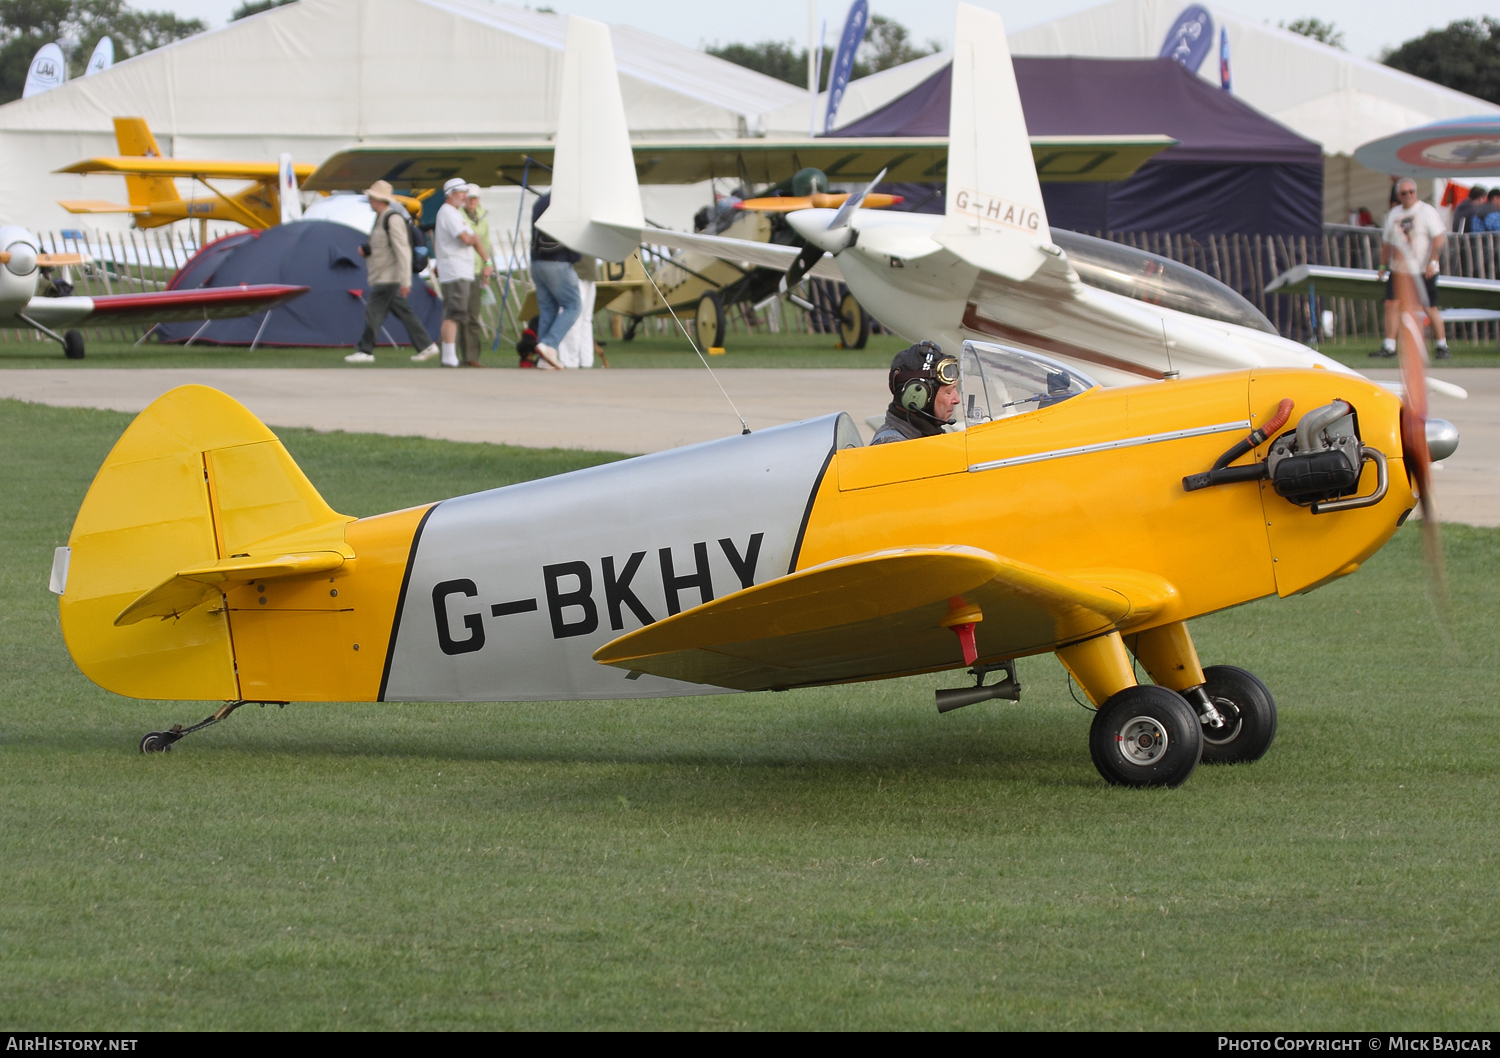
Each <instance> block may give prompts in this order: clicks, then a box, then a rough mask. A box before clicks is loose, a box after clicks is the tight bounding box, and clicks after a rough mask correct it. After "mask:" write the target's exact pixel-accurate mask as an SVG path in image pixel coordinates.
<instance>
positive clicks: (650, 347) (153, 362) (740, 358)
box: [0, 332, 1500, 371]
mask: <svg viewBox="0 0 1500 1058" xmlns="http://www.w3.org/2000/svg"><path fill="white" fill-rule="evenodd" d="M85 334H86V338H87V353H86V355H85V356H84V358H83V359H82V360H68V359H66V358H64V356H63V354H62V347H61V346H59V345H58V344H57V343H56V342H10V341H7V342H0V369H4V368H28V367H54V368H55V367H73V368H77V369H78V370H87V369H89V368H91V367H342V368H347V369H348V370H350V371H358V370H359V368H358V367H356V366H355V365H352V364H345V363H344V355H345V354H346V353H349V352H351V351H352V350H349V349H271V348H266V347H261V348H257V349H256V350H255V351H254V352H253V353H252V352H250V350H249V349H248V348H244V347H238V346H211V345H192V346H181V345H159V344H157V343H155V342H150V341H147V342H145V343H144V344H142V345H140V346H133V345H131V344H130V343H129V342H106V341H102V340H95V339H94V338H93V337H92V336H90V335H87V332H85ZM837 344H838V338H837V337H836V336H833V335H827V334H788V333H783V334H742V335H731V336H730V337H729V338H728V339H727V340H726V347H727V348H728V350H729V351H728V352H727V353H726V354H725V355H723V356H715V357H712V358H711V360H710V363H712V364H713V366H714V367H715V368H721V367H889V366H890V363H891V357H892V356H894V355H895V354H896V353H897V352H898V351H899V350H901V349H905V348H906V345H907V343H906V342H905V341H904V340H902V339H900V338H896V337H894V336H892V335H888V334H886V335H879V334H877V335H871V336H870V342H869V345H868V346H866V347H865V348H864V349H838V348H836V346H837ZM410 356H411V348H410V347H408V346H403V347H402V348H401V349H388V348H376V350H375V358H376V365H377V366H379V367H409V368H411V369H413V370H415V371H437V370H440V368H439V367H438V363H437V361H436V360H429V361H427V362H426V363H422V364H414V363H412V362H411V360H410ZM605 356H607V357H608V358H609V362H610V366H612V367H617V368H619V367H698V366H699V363H700V361H699V360H698V357H697V354H695V353H694V352H693V350H692V347H691V346H689V345H688V343H687V341H686V339H684V338H683V337H682V336H681V335H680V334H679V335H664V336H661V337H657V336H654V335H652V336H647V335H645V334H642V335H640V336H639V337H637V338H636V339H634V340H633V341H629V342H625V341H611V342H610V343H609V345H608V347H607V348H606V349H605ZM481 362H482V363H485V364H488V365H489V366H490V367H498V368H508V369H513V368H515V366H516V354H515V349H514V347H512V346H510V345H506V344H505V343H504V342H502V343H501V345H500V348H499V349H498V350H497V351H495V352H493V353H492V352H489V351H488V350H486V351H485V353H484V355H483V357H482V358H481ZM1497 363H1500V359H1497ZM595 366H596V367H601V366H603V365H601V364H599V363H598V361H597V360H596V361H595Z"/></svg>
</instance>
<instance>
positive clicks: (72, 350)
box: [63, 331, 83, 360]
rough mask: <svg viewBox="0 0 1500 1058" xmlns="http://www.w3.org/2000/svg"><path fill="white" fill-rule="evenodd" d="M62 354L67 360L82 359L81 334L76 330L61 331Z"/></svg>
mask: <svg viewBox="0 0 1500 1058" xmlns="http://www.w3.org/2000/svg"><path fill="white" fill-rule="evenodd" d="M63 356H66V357H67V358H68V359H69V360H82V359H83V335H82V334H79V333H78V332H77V331H63Z"/></svg>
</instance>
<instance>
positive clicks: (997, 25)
mask: <svg viewBox="0 0 1500 1058" xmlns="http://www.w3.org/2000/svg"><path fill="white" fill-rule="evenodd" d="M945 212H946V216H945V218H944V219H943V222H942V224H941V225H939V226H938V229H937V231H936V232H935V233H934V238H936V239H937V241H938V242H939V243H941V244H942V245H943V246H944V247H946V248H947V249H949V250H951V251H952V252H953V253H955V254H957V255H958V256H959V257H961V258H962V259H963V260H965V261H967V262H968V263H969V264H972V265H975V266H977V267H979V268H983V269H984V270H985V271H987V272H994V273H996V274H997V275H1001V276H1004V277H1006V278H1007V279H1013V280H1016V281H1017V282H1020V281H1024V280H1026V279H1029V278H1031V276H1032V274H1033V273H1034V272H1035V271H1036V270H1037V269H1038V268H1040V267H1041V265H1042V262H1043V261H1044V260H1045V259H1046V255H1045V252H1044V251H1043V249H1042V247H1044V246H1049V245H1051V242H1052V233H1051V229H1050V228H1048V226H1047V211H1046V208H1045V207H1044V206H1043V205H1042V187H1041V184H1040V182H1039V181H1038V180H1037V176H1036V165H1035V163H1033V161H1032V158H1031V141H1030V139H1029V137H1028V135H1027V132H1026V115H1025V113H1024V112H1023V111H1022V109H1021V93H1020V91H1019V90H1018V89H1017V87H1016V73H1015V68H1014V67H1013V66H1012V65H1011V61H1010V46H1009V45H1008V44H1007V43H1006V40H1005V23H1004V22H1003V21H1002V20H1001V18H1000V16H999V15H997V14H994V13H993V12H990V11H985V10H982V9H980V8H977V7H972V6H970V5H968V4H959V5H958V24H957V29H956V32H955V34H954V44H953V100H952V104H951V109H950V110H949V113H948V204H947V209H946V211H945Z"/></svg>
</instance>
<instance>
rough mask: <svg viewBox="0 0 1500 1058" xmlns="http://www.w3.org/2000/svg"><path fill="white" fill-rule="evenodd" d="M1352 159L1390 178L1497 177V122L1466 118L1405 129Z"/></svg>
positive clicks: (1499, 122)
mask: <svg viewBox="0 0 1500 1058" xmlns="http://www.w3.org/2000/svg"><path fill="white" fill-rule="evenodd" d="M1354 157H1355V159H1356V160H1357V161H1358V162H1359V163H1360V164H1361V165H1364V166H1366V167H1368V168H1370V169H1374V170H1375V171H1376V172H1382V173H1390V174H1391V175H1393V176H1444V177H1476V176H1500V120H1496V119H1493V118H1467V119H1461V120H1458V121H1443V122H1437V123H1435V124H1432V125H1423V126H1422V127H1420V128H1415V129H1407V130H1406V131H1405V132H1399V133H1397V134H1396V135H1394V136H1387V137H1385V138H1384V139H1379V140H1374V141H1372V142H1370V143H1367V144H1365V145H1364V146H1362V147H1360V148H1359V149H1358V150H1356V151H1355V152H1354Z"/></svg>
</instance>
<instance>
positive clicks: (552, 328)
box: [531, 191, 583, 368]
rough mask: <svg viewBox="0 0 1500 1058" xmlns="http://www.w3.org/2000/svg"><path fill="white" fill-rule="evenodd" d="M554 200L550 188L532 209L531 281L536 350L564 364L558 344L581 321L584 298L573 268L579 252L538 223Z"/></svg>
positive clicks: (547, 359) (550, 361)
mask: <svg viewBox="0 0 1500 1058" xmlns="http://www.w3.org/2000/svg"><path fill="white" fill-rule="evenodd" d="M551 204H552V192H550V191H549V192H547V193H546V194H545V195H543V196H542V197H541V198H539V199H537V201H536V205H535V206H533V207H532V210H531V281H532V282H533V283H534V284H536V308H537V317H538V318H537V323H536V351H537V354H538V355H539V356H541V358H542V359H543V361H545V362H546V363H547V364H548V365H550V366H552V367H556V368H560V367H561V366H562V365H561V364H560V363H559V362H558V359H557V347H558V345H559V343H561V342H562V340H563V335H565V334H567V333H568V330H569V329H570V328H571V327H572V326H573V324H574V323H575V322H577V320H578V312H579V309H580V308H581V307H582V304H583V302H582V298H581V297H580V295H579V292H578V273H577V272H575V271H573V263H574V262H575V261H577V260H579V255H578V254H576V253H574V252H573V251H572V250H570V249H568V248H567V247H566V246H564V245H563V244H562V243H560V242H558V241H557V240H556V239H554V238H553V237H552V236H550V235H548V234H547V233H546V232H545V231H542V230H541V229H540V228H538V227H537V226H536V222H537V218H538V217H540V216H541V215H542V214H543V213H545V212H547V207H548V206H549V205H551Z"/></svg>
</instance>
